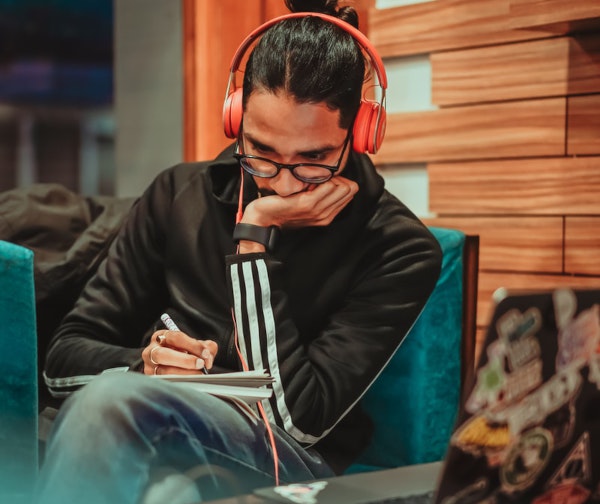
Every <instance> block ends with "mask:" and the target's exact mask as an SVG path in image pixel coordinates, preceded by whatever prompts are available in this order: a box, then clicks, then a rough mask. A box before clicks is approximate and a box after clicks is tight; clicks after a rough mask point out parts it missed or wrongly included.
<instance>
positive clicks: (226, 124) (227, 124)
mask: <svg viewBox="0 0 600 504" xmlns="http://www.w3.org/2000/svg"><path fill="white" fill-rule="evenodd" d="M242 97H243V93H242V89H236V90H235V91H234V92H233V93H231V94H230V95H229V96H228V97H227V99H226V100H225V103H224V104H223V129H224V131H225V136H226V137H227V138H237V136H238V133H239V132H240V127H241V125H242V115H243V105H242Z"/></svg>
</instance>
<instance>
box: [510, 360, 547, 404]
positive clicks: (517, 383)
mask: <svg viewBox="0 0 600 504" xmlns="http://www.w3.org/2000/svg"><path fill="white" fill-rule="evenodd" d="M541 384H542V360H541V359H535V360H534V361H532V362H530V363H529V364H527V365H525V366H524V367H522V368H520V369H516V370H515V371H513V372H512V373H511V374H509V375H508V378H507V381H506V392H505V394H504V397H503V401H502V402H505V403H506V404H507V405H508V404H511V403H514V402H516V401H517V400H519V399H522V398H523V397H525V396H526V395H527V394H529V393H530V392H532V391H533V390H535V389H537V388H538V387H539V386H540V385H541Z"/></svg>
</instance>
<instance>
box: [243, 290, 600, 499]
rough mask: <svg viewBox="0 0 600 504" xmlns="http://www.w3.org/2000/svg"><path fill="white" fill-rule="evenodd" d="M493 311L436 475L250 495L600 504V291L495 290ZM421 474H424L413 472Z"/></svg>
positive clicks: (373, 476)
mask: <svg viewBox="0 0 600 504" xmlns="http://www.w3.org/2000/svg"><path fill="white" fill-rule="evenodd" d="M494 304H495V306H494V312H493V315H492V317H491V321H490V324H489V326H488V330H487V333H486V338H485V341H484V343H483V346H482V349H481V353H480V358H479V361H478V364H477V368H476V377H475V380H474V384H473V385H472V390H471V391H470V393H469V394H468V395H467V396H466V397H467V399H466V400H465V402H464V404H462V405H461V407H460V411H459V414H458V418H457V423H456V426H455V429H454V432H453V434H452V436H451V439H450V444H449V447H448V451H447V454H446V457H445V460H444V462H443V464H441V467H437V468H436V466H435V464H430V465H425V466H417V467H411V466H408V467H401V468H398V469H391V470H386V471H377V472H374V473H364V474H356V475H351V476H342V477H338V478H331V479H328V480H322V481H314V482H309V483H306V484H304V485H302V484H301V485H291V486H290V485H288V486H283V487H270V488H262V489H258V490H256V491H255V495H256V496H260V497H262V498H265V499H266V502H271V501H278V502H287V503H290V502H294V503H306V504H308V503H314V504H339V503H344V504H376V503H390V504H434V503H435V504H475V503H477V504H502V503H527V504H583V503H590V504H591V503H599V504H600V289H596V290H571V289H557V290H553V291H545V292H508V291H506V290H504V289H499V290H498V291H497V292H496V293H495V294H494ZM420 467H424V468H425V469H428V470H429V471H427V470H426V471H425V472H421V473H414V471H415V470H419V468H420ZM431 469H437V470H431ZM416 474H419V475H420V476H419V477H417V476H416ZM419 478H420V479H419ZM423 478H426V479H425V480H423ZM427 478H429V479H427ZM417 479H418V480H419V481H418V484H416V486H415V480H417ZM384 481H385V482H386V483H385V484H384V483H383V482H384Z"/></svg>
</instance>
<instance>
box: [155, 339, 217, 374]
mask: <svg viewBox="0 0 600 504" xmlns="http://www.w3.org/2000/svg"><path fill="white" fill-rule="evenodd" d="M150 363H151V364H152V365H154V366H161V367H163V368H164V367H175V368H179V369H191V370H201V369H202V368H204V366H206V365H207V362H206V361H205V359H203V358H202V357H198V356H197V355H194V354H191V353H187V352H182V351H181V350H177V349H174V348H170V347H167V346H158V345H157V346H154V347H153V348H152V349H151V350H150ZM211 365H212V364H211ZM207 367H208V366H207Z"/></svg>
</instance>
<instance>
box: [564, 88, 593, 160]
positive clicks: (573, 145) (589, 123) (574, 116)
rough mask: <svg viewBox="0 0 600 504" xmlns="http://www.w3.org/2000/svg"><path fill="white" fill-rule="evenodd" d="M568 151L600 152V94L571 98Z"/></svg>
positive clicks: (575, 153) (571, 152) (573, 152)
mask: <svg viewBox="0 0 600 504" xmlns="http://www.w3.org/2000/svg"><path fill="white" fill-rule="evenodd" d="M567 121H568V122H567V153H568V154H569V155H581V154H600V94H594V95H588V96H573V97H571V98H569V105H568V119H567Z"/></svg>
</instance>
